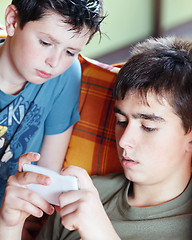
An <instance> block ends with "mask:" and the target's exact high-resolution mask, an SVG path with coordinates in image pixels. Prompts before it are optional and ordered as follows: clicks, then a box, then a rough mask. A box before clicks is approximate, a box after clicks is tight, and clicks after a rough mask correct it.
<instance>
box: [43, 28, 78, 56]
mask: <svg viewBox="0 0 192 240" xmlns="http://www.w3.org/2000/svg"><path fill="white" fill-rule="evenodd" d="M42 34H44V35H45V36H46V37H48V38H49V39H50V40H51V41H52V42H54V43H56V44H60V42H59V41H58V40H57V39H55V38H54V37H53V36H51V35H50V34H47V33H42ZM68 49H71V50H74V51H77V52H81V51H82V49H79V48H73V47H68Z"/></svg>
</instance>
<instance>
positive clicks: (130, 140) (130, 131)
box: [119, 124, 137, 149]
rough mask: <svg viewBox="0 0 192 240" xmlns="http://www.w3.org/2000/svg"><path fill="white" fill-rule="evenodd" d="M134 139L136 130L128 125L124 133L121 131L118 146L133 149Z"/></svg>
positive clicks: (134, 145)
mask: <svg viewBox="0 0 192 240" xmlns="http://www.w3.org/2000/svg"><path fill="white" fill-rule="evenodd" d="M136 137H137V132H136V129H135V128H134V126H132V125H131V124H128V125H127V127H126V128H125V129H124V131H122V134H121V136H120V138H119V146H120V147H121V148H123V149H127V148H130V149H131V148H135V147H136Z"/></svg>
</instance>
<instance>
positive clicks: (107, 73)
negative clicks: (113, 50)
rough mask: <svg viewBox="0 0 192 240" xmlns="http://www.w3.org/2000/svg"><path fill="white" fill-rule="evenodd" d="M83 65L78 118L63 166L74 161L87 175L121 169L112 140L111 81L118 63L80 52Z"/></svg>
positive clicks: (113, 121)
mask: <svg viewBox="0 0 192 240" xmlns="http://www.w3.org/2000/svg"><path fill="white" fill-rule="evenodd" d="M79 60H80V63H81V66H82V82H81V94H80V105H79V111H80V118H81V119H80V121H79V122H77V123H76V124H75V126H74V130H73V133H72V138H71V140H70V144H69V148H68V151H67V155H66V160H65V162H64V166H69V165H76V166H79V167H82V168H84V169H86V170H87V171H88V173H89V174H90V175H95V174H96V175H105V174H108V173H112V172H122V171H123V170H122V167H121V165H120V162H119V159H118V156H117V150H116V142H115V116H114V114H113V107H114V99H113V96H112V89H113V85H114V82H115V79H116V76H117V73H118V71H119V69H120V66H122V64H120V65H118V67H114V66H111V65H107V64H103V63H100V62H97V61H94V60H91V59H87V58H84V57H82V56H81V55H80V56H79Z"/></svg>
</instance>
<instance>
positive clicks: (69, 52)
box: [65, 50, 75, 57]
mask: <svg viewBox="0 0 192 240" xmlns="http://www.w3.org/2000/svg"><path fill="white" fill-rule="evenodd" d="M65 53H66V54H67V55H68V56H71V57H74V55H75V54H74V53H72V52H71V51H69V50H65Z"/></svg>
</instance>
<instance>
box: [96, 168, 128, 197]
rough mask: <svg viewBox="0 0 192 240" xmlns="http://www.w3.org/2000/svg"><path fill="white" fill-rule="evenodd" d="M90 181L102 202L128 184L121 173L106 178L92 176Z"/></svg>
mask: <svg viewBox="0 0 192 240" xmlns="http://www.w3.org/2000/svg"><path fill="white" fill-rule="evenodd" d="M92 180H93V184H94V186H95V187H96V188H97V190H98V192H99V195H100V198H101V201H102V202H104V201H105V200H107V199H109V198H110V197H111V196H113V195H115V194H116V193H117V192H119V191H120V190H121V189H122V188H123V187H124V186H125V184H126V185H127V183H128V180H127V179H126V177H125V175H124V174H123V173H113V174H108V175H106V176H92Z"/></svg>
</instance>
